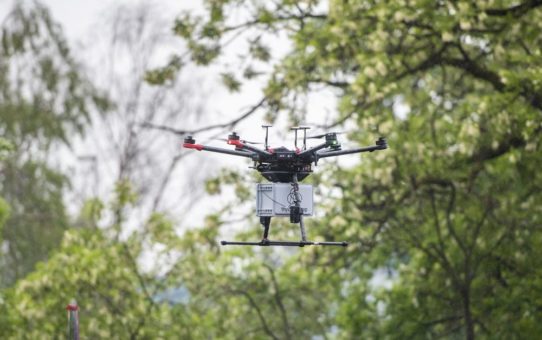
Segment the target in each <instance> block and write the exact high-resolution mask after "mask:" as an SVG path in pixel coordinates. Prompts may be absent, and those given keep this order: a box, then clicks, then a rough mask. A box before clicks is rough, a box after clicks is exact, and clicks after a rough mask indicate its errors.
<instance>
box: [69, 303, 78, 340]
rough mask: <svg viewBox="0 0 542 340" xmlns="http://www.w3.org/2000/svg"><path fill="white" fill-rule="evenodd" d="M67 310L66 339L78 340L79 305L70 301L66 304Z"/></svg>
mask: <svg viewBox="0 0 542 340" xmlns="http://www.w3.org/2000/svg"><path fill="white" fill-rule="evenodd" d="M66 310H67V311H68V339H69V340H79V307H78V306H77V302H75V301H72V302H71V303H69V304H68V305H67V306H66Z"/></svg>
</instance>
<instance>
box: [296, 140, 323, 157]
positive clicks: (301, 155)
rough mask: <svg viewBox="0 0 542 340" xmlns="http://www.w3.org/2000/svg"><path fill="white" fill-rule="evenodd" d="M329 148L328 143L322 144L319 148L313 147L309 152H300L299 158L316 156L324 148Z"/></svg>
mask: <svg viewBox="0 0 542 340" xmlns="http://www.w3.org/2000/svg"><path fill="white" fill-rule="evenodd" d="M328 146H329V145H328V143H327V142H326V143H322V144H320V145H317V146H315V147H313V148H310V149H307V150H305V151H302V152H300V153H299V156H300V157H306V156H308V155H310V154H315V155H316V154H318V153H317V152H316V151H318V150H322V149H324V148H327V147H328Z"/></svg>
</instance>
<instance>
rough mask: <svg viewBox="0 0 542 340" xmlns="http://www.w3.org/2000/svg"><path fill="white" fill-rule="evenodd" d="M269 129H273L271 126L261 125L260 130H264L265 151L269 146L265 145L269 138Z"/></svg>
mask: <svg viewBox="0 0 542 340" xmlns="http://www.w3.org/2000/svg"><path fill="white" fill-rule="evenodd" d="M270 127H273V125H262V128H264V129H265V144H264V148H265V150H267V149H269V145H268V144H267V140H268V138H269V128H270Z"/></svg>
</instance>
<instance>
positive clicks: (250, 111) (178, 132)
mask: <svg viewBox="0 0 542 340" xmlns="http://www.w3.org/2000/svg"><path fill="white" fill-rule="evenodd" d="M266 102H267V97H263V98H262V99H261V100H260V101H259V102H258V103H257V104H255V105H254V106H252V107H250V108H249V109H248V111H247V112H245V113H243V114H242V115H240V116H239V117H237V118H235V119H233V120H231V121H229V122H226V123H222V124H213V125H208V126H204V127H201V128H198V129H193V130H181V129H176V128H172V127H169V126H165V125H159V124H154V123H151V122H144V123H141V126H142V127H146V128H150V129H156V130H162V131H167V132H171V133H174V134H176V135H181V136H184V135H188V134H196V133H200V132H205V131H210V130H216V129H223V128H233V127H234V126H236V125H237V124H239V123H240V122H241V121H243V120H245V119H246V118H248V117H250V116H251V115H252V114H254V113H255V112H256V111H257V110H258V109H259V108H260V107H262V106H263V105H264V104H265V103H266Z"/></svg>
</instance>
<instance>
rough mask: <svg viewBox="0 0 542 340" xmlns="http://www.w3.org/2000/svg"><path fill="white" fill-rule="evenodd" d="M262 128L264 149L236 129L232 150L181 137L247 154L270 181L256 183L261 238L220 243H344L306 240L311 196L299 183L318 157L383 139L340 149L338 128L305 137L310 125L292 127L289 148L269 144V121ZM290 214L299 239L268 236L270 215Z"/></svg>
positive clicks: (189, 141) (382, 145) (380, 145)
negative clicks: (299, 134) (310, 142)
mask: <svg viewBox="0 0 542 340" xmlns="http://www.w3.org/2000/svg"><path fill="white" fill-rule="evenodd" d="M262 127H263V128H264V129H265V143H264V149H260V148H257V147H254V146H252V145H251V144H256V143H253V142H248V141H245V140H241V138H240V137H239V135H237V134H236V133H235V132H233V133H232V134H230V135H229V136H228V139H227V140H226V142H227V143H228V144H229V145H233V146H235V149H234V150H228V149H223V148H217V147H214V146H206V145H201V144H196V141H195V140H194V139H193V138H192V136H187V137H186V138H185V139H184V143H183V147H185V148H188V149H195V150H198V151H202V150H203V151H211V152H218V153H224V154H228V155H234V156H240V157H246V158H250V159H252V160H253V161H254V167H253V168H254V169H256V170H257V171H259V172H260V174H261V175H262V176H263V177H265V178H266V179H267V180H269V181H270V182H271V183H265V184H258V185H257V189H256V190H257V201H256V203H257V209H256V211H257V215H258V216H259V217H260V223H261V224H262V226H263V228H264V231H263V236H262V240H261V241H259V242H238V241H233V242H230V241H221V244H222V245H251V246H297V247H303V246H308V245H322V246H344V247H345V246H347V245H348V243H347V242H313V241H307V237H306V233H305V225H304V223H303V216H310V215H312V211H313V200H312V186H311V185H301V186H300V185H299V182H300V181H302V180H303V179H305V178H306V177H307V176H308V175H310V173H311V172H312V164H313V163H314V165H317V163H318V160H320V159H321V158H326V157H334V156H341V155H347V154H352V153H360V152H373V151H377V150H384V149H386V148H387V147H388V144H387V143H386V139H385V138H383V137H380V138H379V139H378V140H377V141H376V145H373V146H367V147H361V148H355V149H350V150H341V144H340V143H339V142H338V141H337V134H338V133H337V132H329V133H324V134H321V135H315V136H310V137H307V130H308V129H309V127H305V126H300V127H294V128H292V130H294V132H295V145H294V146H295V149H294V150H289V149H287V148H285V147H283V146H281V147H279V148H271V147H269V145H268V136H269V127H270V125H262ZM299 130H302V131H303V146H302V147H301V148H298V146H297V139H298V138H297V132H298V131H299ZM311 138H314V139H315V138H325V142H323V143H321V144H319V145H316V146H314V147H311V148H308V149H307V139H311ZM274 216H275V217H281V216H282V217H285V216H289V217H290V222H291V223H299V229H300V232H301V240H300V241H275V240H269V239H268V235H269V226H270V224H271V217H274Z"/></svg>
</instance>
